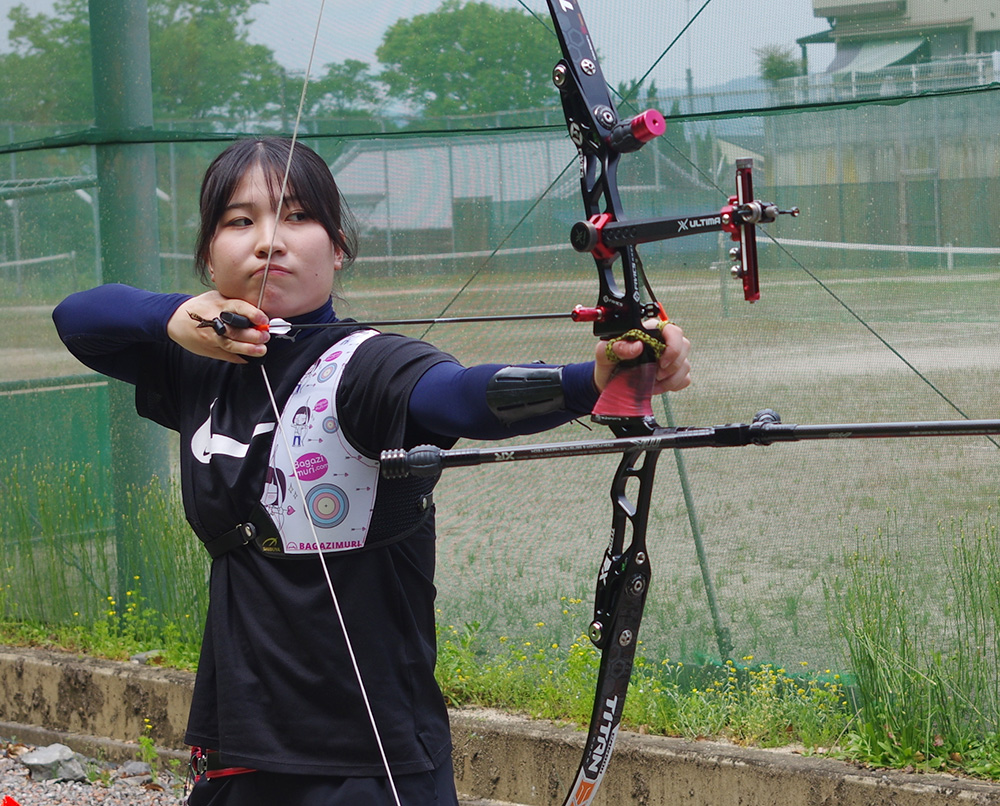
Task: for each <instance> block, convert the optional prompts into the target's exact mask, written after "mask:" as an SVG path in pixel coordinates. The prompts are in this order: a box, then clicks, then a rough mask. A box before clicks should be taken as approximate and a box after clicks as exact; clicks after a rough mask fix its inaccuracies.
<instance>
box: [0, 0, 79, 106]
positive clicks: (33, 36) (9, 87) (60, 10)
mask: <svg viewBox="0 0 1000 806" xmlns="http://www.w3.org/2000/svg"><path fill="white" fill-rule="evenodd" d="M53 11H54V13H53V15H52V16H51V17H50V16H47V15H45V14H31V13H30V11H29V9H28V7H27V6H26V5H19V6H15V7H14V8H12V9H11V11H10V14H9V19H10V22H11V27H10V33H9V34H8V38H9V40H10V43H11V46H12V49H13V51H12V52H11V53H9V54H3V55H0V97H2V98H3V106H4V110H3V117H4V119H5V120H17V121H32V122H35V123H61V122H81V123H82V122H84V121H90V120H92V119H93V116H94V90H93V84H92V82H91V70H90V26H89V23H88V21H87V0H56V2H55V3H54V4H53Z"/></svg>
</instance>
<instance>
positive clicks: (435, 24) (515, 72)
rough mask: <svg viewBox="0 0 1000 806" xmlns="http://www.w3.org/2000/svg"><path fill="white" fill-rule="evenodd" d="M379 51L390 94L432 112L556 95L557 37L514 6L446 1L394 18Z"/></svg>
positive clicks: (512, 104)
mask: <svg viewBox="0 0 1000 806" xmlns="http://www.w3.org/2000/svg"><path fill="white" fill-rule="evenodd" d="M375 53H376V56H377V57H378V60H379V61H380V62H381V63H382V64H383V65H385V66H386V69H385V71H384V72H383V73H382V75H381V76H380V78H381V80H382V81H383V82H384V83H385V85H386V87H387V88H388V91H389V93H390V95H392V96H393V97H395V98H399V99H401V100H404V101H407V102H409V103H411V104H413V105H414V106H415V107H416V108H417V109H419V110H421V111H423V113H424V114H425V115H427V116H431V117H439V116H441V117H443V116H448V115H461V114H474V113H485V112H499V111H507V110H511V109H531V108H537V107H540V106H548V105H551V104H553V103H554V101H555V99H556V97H558V96H557V95H556V93H555V92H554V91H553V88H552V80H551V76H552V66H553V65H554V64H555V63H556V62H557V61H558V60H559V57H560V50H559V43H558V40H557V39H556V38H555V36H554V35H553V34H552V32H551V31H550V30H549V29H548V28H546V27H545V26H543V25H539V24H538V23H537V22H536V21H535V20H534V19H532V18H531V17H530V16H529V15H528V14H526V13H524V12H522V11H520V10H518V9H516V8H510V9H500V8H497V7H496V6H492V5H490V4H489V3H485V2H462V0H445V2H444V3H443V4H442V5H441V7H440V8H439V9H438V10H437V11H433V12H430V13H428V14H420V15H418V16H416V17H413V18H411V19H404V20H398V21H397V22H395V23H394V24H393V25H392V26H391V27H390V28H389V30H388V31H386V33H385V36H384V38H383V39H382V44H381V45H380V46H379V48H378V50H377V51H376V52H375Z"/></svg>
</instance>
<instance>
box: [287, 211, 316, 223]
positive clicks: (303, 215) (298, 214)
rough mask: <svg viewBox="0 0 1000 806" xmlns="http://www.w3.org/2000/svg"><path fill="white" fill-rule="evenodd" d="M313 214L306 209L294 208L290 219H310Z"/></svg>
mask: <svg viewBox="0 0 1000 806" xmlns="http://www.w3.org/2000/svg"><path fill="white" fill-rule="evenodd" d="M311 218H312V216H310V215H309V213H307V212H306V211H305V210H293V211H292V212H290V213H289V214H288V219H287V220H288V221H309V220H310V219H311Z"/></svg>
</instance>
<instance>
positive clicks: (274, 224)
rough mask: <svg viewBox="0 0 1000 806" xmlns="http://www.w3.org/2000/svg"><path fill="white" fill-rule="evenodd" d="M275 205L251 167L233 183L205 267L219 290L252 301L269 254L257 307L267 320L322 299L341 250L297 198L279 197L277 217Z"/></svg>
mask: <svg viewBox="0 0 1000 806" xmlns="http://www.w3.org/2000/svg"><path fill="white" fill-rule="evenodd" d="M280 184H281V183H280V181H279V182H277V183H272V185H274V186H276V187H280ZM277 206H278V199H277V198H276V197H273V196H272V193H271V191H270V190H269V188H268V183H267V182H266V181H265V177H264V174H263V171H262V170H261V168H260V166H255V167H254V168H253V169H252V170H251V171H250V172H249V173H247V175H246V176H244V177H243V179H242V181H241V182H240V183H239V185H237V186H236V190H235V192H234V193H233V197H232V198H231V199H230V200H229V204H228V205H227V207H226V212H225V214H224V215H223V217H222V219H221V220H220V221H219V225H218V227H217V228H216V230H215V236H214V237H213V238H212V245H211V248H210V249H209V261H208V265H209V271H210V272H211V276H212V281H213V282H214V283H215V287H216V288H217V289H218V290H219V293H221V294H222V295H223V296H225V297H229V298H230V299H242V300H246V301H247V302H249V303H250V304H251V305H257V300H258V297H259V296H260V287H261V283H262V282H263V280H264V269H265V267H266V266H268V254H270V266H269V268H268V271H267V282H266V284H265V293H264V301H263V303H262V304H261V305H260V307H261V309H262V310H263V311H264V312H265V313H266V314H267V315H268V316H270V317H272V318H273V317H282V318H288V317H291V316H298V315H300V314H304V313H308V312H309V311H313V310H316V308H319V307H320V306H321V305H323V304H324V303H325V302H326V301H327V299H328V298H329V297H330V292H331V289H332V288H333V276H334V273H335V272H336V271H337V270H338V269H340V267H341V265H342V263H343V254H342V253H341V251H340V249H338V248H337V246H336V245H335V244H334V243H333V241H331V240H330V236H329V234H328V233H327V231H326V230H325V229H324V228H323V225H322V224H320V223H319V222H318V221H316V220H315V219H313V218H310V217H309V215H308V214H307V213H306V212H305V211H304V210H303V209H302V207H301V206H300V205H299V203H298V200H297V199H295V198H293V197H286V198H285V200H284V202H283V204H282V209H281V220H280V221H279V220H278V216H277V213H278V211H277Z"/></svg>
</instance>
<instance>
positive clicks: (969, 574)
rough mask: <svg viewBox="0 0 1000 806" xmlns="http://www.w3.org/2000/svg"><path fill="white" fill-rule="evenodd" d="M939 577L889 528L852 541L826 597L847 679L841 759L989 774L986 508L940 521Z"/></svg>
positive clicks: (993, 653)
mask: <svg viewBox="0 0 1000 806" xmlns="http://www.w3.org/2000/svg"><path fill="white" fill-rule="evenodd" d="M941 535H942V541H941V543H942V549H943V552H942V567H941V573H940V579H938V580H924V581H921V579H920V577H919V575H918V574H917V573H916V571H915V570H914V568H913V562H912V561H911V558H910V555H909V553H908V552H907V550H906V548H907V547H906V543H905V541H904V540H903V539H902V536H901V533H900V531H899V527H898V524H895V523H894V522H891V523H890V526H889V527H887V529H886V530H880V531H878V532H877V533H876V534H875V535H874V536H873V537H863V536H862V537H859V539H858V545H857V548H856V550H855V551H854V552H853V553H852V554H851V555H849V556H848V558H847V563H846V568H847V574H846V580H845V581H840V580H838V583H837V584H836V585H835V586H834V591H833V595H832V600H833V603H834V613H835V617H836V619H837V622H838V625H839V627H840V632H841V634H842V635H843V636H844V639H845V641H846V643H847V646H848V649H849V653H850V659H851V668H852V669H853V673H854V675H855V680H856V691H857V696H858V713H857V716H856V718H855V719H854V720H853V721H852V723H851V725H850V727H849V729H848V730H847V732H846V733H845V735H844V737H843V740H842V752H843V753H844V754H845V755H846V756H848V757H852V758H862V759H865V760H867V761H868V762H870V763H873V764H877V765H883V766H888V767H903V768H912V769H921V770H937V771H944V770H960V771H964V772H967V773H971V774H975V775H982V776H987V777H1000V735H998V729H1000V724H998V719H1000V709H998V705H1000V698H998V674H997V661H998V659H1000V654H998V652H1000V636H998V628H1000V590H998V583H1000V546H998V543H997V526H996V523H995V520H994V519H993V514H992V512H990V513H989V514H988V516H987V518H986V519H985V520H984V522H983V523H981V524H978V525H975V526H973V527H971V528H970V524H968V523H967V522H966V521H964V520H956V521H954V522H952V523H950V524H948V525H946V526H942V528H941Z"/></svg>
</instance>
